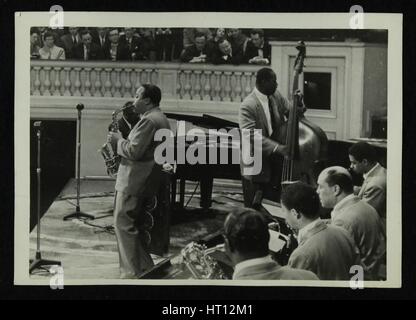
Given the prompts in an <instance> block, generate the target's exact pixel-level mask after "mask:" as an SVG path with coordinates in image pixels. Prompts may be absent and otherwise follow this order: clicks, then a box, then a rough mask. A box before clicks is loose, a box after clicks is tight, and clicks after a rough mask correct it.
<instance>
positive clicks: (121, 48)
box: [103, 28, 130, 61]
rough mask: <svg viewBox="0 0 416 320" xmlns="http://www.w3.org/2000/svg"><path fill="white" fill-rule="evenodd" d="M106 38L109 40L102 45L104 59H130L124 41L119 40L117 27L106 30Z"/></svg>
mask: <svg viewBox="0 0 416 320" xmlns="http://www.w3.org/2000/svg"><path fill="white" fill-rule="evenodd" d="M108 39H109V40H110V41H109V42H108V43H107V44H106V46H105V47H104V50H103V52H104V59H106V60H111V61H126V60H130V57H129V50H128V48H127V47H126V46H125V44H124V43H121V42H120V35H119V32H118V29H117V28H112V29H109V30H108Z"/></svg>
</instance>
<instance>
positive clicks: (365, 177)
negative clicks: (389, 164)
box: [363, 162, 380, 180]
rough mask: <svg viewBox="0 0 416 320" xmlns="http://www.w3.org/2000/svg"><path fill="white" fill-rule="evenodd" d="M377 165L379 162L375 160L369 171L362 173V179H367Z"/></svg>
mask: <svg viewBox="0 0 416 320" xmlns="http://www.w3.org/2000/svg"><path fill="white" fill-rule="evenodd" d="M378 167H380V164H379V163H378V162H377V163H376V164H375V165H374V167H372V168H371V170H370V171H368V172H367V173H363V178H364V180H365V179H367V177H368V176H369V175H370V174H371V172H373V171H374V170H376V169H377V168H378Z"/></svg>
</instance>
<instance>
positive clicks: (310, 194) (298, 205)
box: [280, 182, 320, 219]
mask: <svg viewBox="0 0 416 320" xmlns="http://www.w3.org/2000/svg"><path fill="white" fill-rule="evenodd" d="M280 201H281V202H282V203H283V204H284V205H285V207H286V208H288V209H289V210H292V209H295V210H296V211H297V212H299V213H301V214H302V215H304V216H305V217H306V218H308V219H314V218H317V217H319V208H320V202H319V196H318V194H317V193H316V190H315V188H313V187H312V186H310V185H308V184H306V183H304V182H295V183H293V184H289V185H287V186H286V187H285V188H284V189H283V192H282V195H281V199H280Z"/></svg>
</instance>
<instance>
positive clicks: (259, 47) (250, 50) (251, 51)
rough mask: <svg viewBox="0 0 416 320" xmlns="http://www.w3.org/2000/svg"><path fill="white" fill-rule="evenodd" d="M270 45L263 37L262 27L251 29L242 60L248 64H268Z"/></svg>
mask: <svg viewBox="0 0 416 320" xmlns="http://www.w3.org/2000/svg"><path fill="white" fill-rule="evenodd" d="M270 61H271V46H270V44H269V43H268V42H267V41H266V40H265V39H264V31H263V30H262V29H252V30H251V32H250V41H248V43H247V48H246V51H245V59H244V62H246V63H250V64H270Z"/></svg>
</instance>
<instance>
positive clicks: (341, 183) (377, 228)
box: [317, 166, 386, 280]
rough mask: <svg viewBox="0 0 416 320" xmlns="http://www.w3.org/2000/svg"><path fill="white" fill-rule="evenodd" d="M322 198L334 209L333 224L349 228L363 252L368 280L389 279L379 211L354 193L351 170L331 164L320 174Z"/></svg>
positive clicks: (363, 264)
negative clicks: (386, 270)
mask: <svg viewBox="0 0 416 320" xmlns="http://www.w3.org/2000/svg"><path fill="white" fill-rule="evenodd" d="M317 192H318V194H319V198H320V201H321V204H322V206H323V207H324V208H333V210H332V212H331V221H332V224H333V225H336V226H340V227H342V228H343V229H345V230H347V231H348V232H349V233H350V235H351V237H352V238H353V239H354V241H355V244H356V246H357V247H358V249H359V251H360V257H361V265H362V266H363V267H364V272H365V273H364V275H365V278H366V279H369V280H378V279H379V278H385V274H383V273H384V271H385V270H384V267H382V266H383V265H384V264H385V252H386V238H385V234H384V229H383V225H382V222H381V219H380V217H379V216H378V214H377V211H376V210H375V209H374V208H373V207H372V206H370V205H369V204H367V203H366V202H365V201H363V200H360V198H358V197H357V196H355V195H354V193H353V183H352V178H351V175H350V173H349V172H348V170H347V169H345V168H343V167H337V166H334V167H329V168H326V169H325V170H323V171H322V172H321V173H320V175H319V177H318V189H317Z"/></svg>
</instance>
